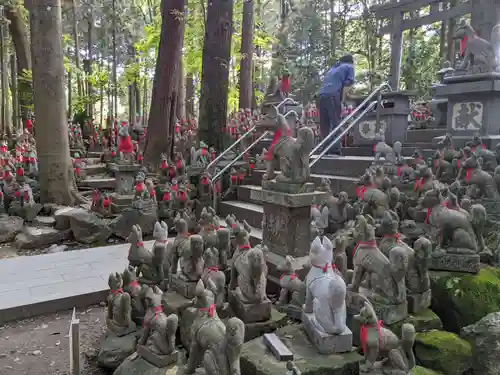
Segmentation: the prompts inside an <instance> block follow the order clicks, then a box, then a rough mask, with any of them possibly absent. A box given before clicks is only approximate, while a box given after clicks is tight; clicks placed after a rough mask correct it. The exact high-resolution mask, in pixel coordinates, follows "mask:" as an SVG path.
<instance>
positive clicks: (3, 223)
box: [0, 214, 24, 243]
mask: <svg viewBox="0 0 500 375" xmlns="http://www.w3.org/2000/svg"><path fill="white" fill-rule="evenodd" d="M23 223H24V220H23V218H21V217H19V216H9V215H5V214H4V215H1V216H0V243H4V242H10V241H13V240H14V238H16V235H17V234H18V233H19V232H21V231H22V230H23Z"/></svg>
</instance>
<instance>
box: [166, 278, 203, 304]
mask: <svg viewBox="0 0 500 375" xmlns="http://www.w3.org/2000/svg"><path fill="white" fill-rule="evenodd" d="M196 284H197V282H196V281H186V280H182V279H181V278H180V277H179V276H178V275H173V276H172V288H173V289H174V290H175V291H176V292H177V293H179V294H180V295H181V296H183V297H184V298H187V299H191V298H194V292H195V289H196Z"/></svg>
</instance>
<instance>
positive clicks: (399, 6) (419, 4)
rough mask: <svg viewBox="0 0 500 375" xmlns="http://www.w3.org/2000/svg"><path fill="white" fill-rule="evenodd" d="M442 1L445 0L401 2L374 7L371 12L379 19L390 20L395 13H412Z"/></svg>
mask: <svg viewBox="0 0 500 375" xmlns="http://www.w3.org/2000/svg"><path fill="white" fill-rule="evenodd" d="M442 1H443V0H401V1H398V2H390V3H387V4H381V5H373V6H372V7H370V12H372V13H375V16H376V17H378V18H390V17H391V16H393V15H394V13H395V12H410V11H412V10H417V9H421V8H424V7H426V6H428V5H431V4H433V3H440V2H442Z"/></svg>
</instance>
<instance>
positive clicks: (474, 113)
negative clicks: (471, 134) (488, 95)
mask: <svg viewBox="0 0 500 375" xmlns="http://www.w3.org/2000/svg"><path fill="white" fill-rule="evenodd" d="M482 122H483V103H481V102H461V103H455V104H454V105H453V112H452V120H451V128H452V129H453V130H456V131H467V130H468V131H470V130H473V131H474V130H479V129H481V124H482Z"/></svg>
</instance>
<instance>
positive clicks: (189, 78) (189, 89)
mask: <svg viewBox="0 0 500 375" xmlns="http://www.w3.org/2000/svg"><path fill="white" fill-rule="evenodd" d="M186 117H187V118H188V119H192V118H194V77H193V73H188V74H187V75H186Z"/></svg>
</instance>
